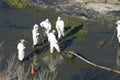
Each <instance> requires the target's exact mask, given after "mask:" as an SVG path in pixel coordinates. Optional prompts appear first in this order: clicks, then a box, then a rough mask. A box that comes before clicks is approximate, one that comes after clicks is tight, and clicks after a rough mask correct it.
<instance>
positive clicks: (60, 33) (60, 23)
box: [56, 17, 64, 38]
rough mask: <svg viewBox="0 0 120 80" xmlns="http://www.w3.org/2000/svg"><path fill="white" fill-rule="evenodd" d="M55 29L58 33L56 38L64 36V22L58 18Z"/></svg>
mask: <svg viewBox="0 0 120 80" xmlns="http://www.w3.org/2000/svg"><path fill="white" fill-rule="evenodd" d="M56 29H57V32H58V38H61V36H64V21H63V20H61V17H58V20H57V21H56Z"/></svg>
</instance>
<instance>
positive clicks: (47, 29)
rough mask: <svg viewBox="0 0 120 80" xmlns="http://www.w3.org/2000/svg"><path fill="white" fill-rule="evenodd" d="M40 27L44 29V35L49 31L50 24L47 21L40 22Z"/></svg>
mask: <svg viewBox="0 0 120 80" xmlns="http://www.w3.org/2000/svg"><path fill="white" fill-rule="evenodd" d="M40 26H41V27H43V28H45V33H48V32H50V30H51V23H50V22H49V19H46V20H45V21H42V22H41V23H40Z"/></svg>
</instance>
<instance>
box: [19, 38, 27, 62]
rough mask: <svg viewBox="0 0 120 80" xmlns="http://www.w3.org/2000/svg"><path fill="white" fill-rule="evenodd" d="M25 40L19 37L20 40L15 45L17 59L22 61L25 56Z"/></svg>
mask: <svg viewBox="0 0 120 80" xmlns="http://www.w3.org/2000/svg"><path fill="white" fill-rule="evenodd" d="M24 43H25V40H24V39H21V40H20V42H19V43H18V45H17V49H18V60H19V61H23V59H24V56H25V49H26V47H25V46H24Z"/></svg>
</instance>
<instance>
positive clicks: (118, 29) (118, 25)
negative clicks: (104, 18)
mask: <svg viewBox="0 0 120 80" xmlns="http://www.w3.org/2000/svg"><path fill="white" fill-rule="evenodd" d="M116 29H117V38H118V42H119V43H120V20H118V21H117V28H116Z"/></svg>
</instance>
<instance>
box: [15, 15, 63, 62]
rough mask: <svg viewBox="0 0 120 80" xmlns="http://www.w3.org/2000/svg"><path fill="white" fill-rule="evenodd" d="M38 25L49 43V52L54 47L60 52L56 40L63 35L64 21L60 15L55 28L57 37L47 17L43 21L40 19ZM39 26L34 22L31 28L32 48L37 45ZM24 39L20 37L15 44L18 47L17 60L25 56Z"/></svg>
mask: <svg viewBox="0 0 120 80" xmlns="http://www.w3.org/2000/svg"><path fill="white" fill-rule="evenodd" d="M40 27H41V28H42V31H43V34H44V37H45V36H46V37H47V41H48V42H49V43H50V53H53V52H54V48H55V49H56V50H57V52H58V53H59V52H60V48H59V45H58V40H57V39H60V38H61V37H64V21H63V20H62V19H61V17H57V21H56V30H57V34H58V35H57V38H56V35H55V32H56V31H55V30H52V26H51V23H50V22H49V19H46V20H45V21H42V22H41V23H40ZM38 30H39V26H38V25H37V24H35V25H34V26H33V30H32V38H33V46H34V48H36V47H37V46H39V36H40V33H39V31H38ZM25 42H26V41H25V40H24V39H21V40H20V42H19V43H18V45H17V49H18V60H19V61H23V59H24V56H25V49H26V47H25V45H24V43H25Z"/></svg>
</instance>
